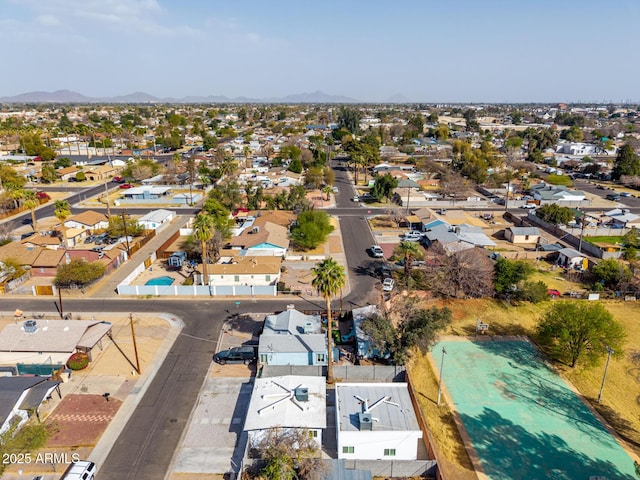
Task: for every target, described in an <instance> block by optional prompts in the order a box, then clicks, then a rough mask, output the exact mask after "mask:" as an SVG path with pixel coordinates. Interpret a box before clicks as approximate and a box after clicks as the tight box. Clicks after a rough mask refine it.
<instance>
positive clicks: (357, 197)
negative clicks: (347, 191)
mask: <svg viewBox="0 0 640 480" xmlns="http://www.w3.org/2000/svg"><path fill="white" fill-rule="evenodd" d="M351 201H352V202H359V201H360V197H359V196H358V195H355V196H354V197H353V198H352V199H351Z"/></svg>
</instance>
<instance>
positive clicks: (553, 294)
mask: <svg viewBox="0 0 640 480" xmlns="http://www.w3.org/2000/svg"><path fill="white" fill-rule="evenodd" d="M547 295H550V296H551V297H554V298H557V297H559V296H561V295H562V294H561V293H560V292H559V291H558V290H556V289H555V288H550V289H548V290H547Z"/></svg>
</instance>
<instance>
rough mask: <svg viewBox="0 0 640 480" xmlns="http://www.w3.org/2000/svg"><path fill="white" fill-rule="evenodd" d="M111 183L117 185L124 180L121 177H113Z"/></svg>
mask: <svg viewBox="0 0 640 480" xmlns="http://www.w3.org/2000/svg"><path fill="white" fill-rule="evenodd" d="M113 181H114V182H117V183H124V178H122V177H121V176H117V177H113Z"/></svg>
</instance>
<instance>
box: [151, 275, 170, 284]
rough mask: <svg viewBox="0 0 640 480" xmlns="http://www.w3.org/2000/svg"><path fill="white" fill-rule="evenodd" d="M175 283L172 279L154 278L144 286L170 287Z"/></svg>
mask: <svg viewBox="0 0 640 480" xmlns="http://www.w3.org/2000/svg"><path fill="white" fill-rule="evenodd" d="M173 282H175V279H174V278H171V277H166V276H165V277H156V278H152V279H150V280H148V281H147V283H145V285H172V284H173Z"/></svg>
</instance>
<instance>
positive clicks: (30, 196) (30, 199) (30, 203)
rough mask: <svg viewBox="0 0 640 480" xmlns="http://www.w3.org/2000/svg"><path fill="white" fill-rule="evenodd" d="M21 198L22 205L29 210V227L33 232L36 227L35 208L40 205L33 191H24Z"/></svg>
mask: <svg viewBox="0 0 640 480" xmlns="http://www.w3.org/2000/svg"><path fill="white" fill-rule="evenodd" d="M22 198H23V200H24V201H23V202H22V205H24V206H25V208H28V209H29V210H31V226H32V227H33V230H35V229H36V228H37V227H38V223H37V219H36V207H38V206H39V205H40V202H39V201H38V197H36V192H34V191H33V190H24V194H23V197H22Z"/></svg>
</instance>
